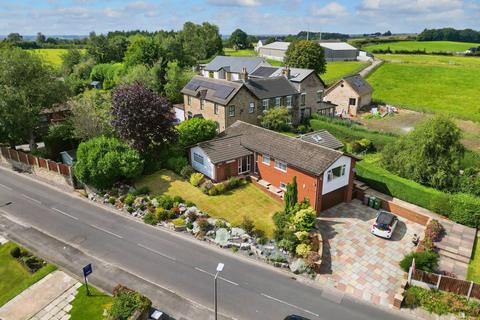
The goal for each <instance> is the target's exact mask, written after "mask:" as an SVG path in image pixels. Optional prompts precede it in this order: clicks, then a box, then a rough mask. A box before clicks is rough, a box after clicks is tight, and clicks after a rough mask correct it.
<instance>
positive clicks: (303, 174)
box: [189, 121, 356, 213]
mask: <svg viewBox="0 0 480 320" xmlns="http://www.w3.org/2000/svg"><path fill="white" fill-rule="evenodd" d="M329 143H330V142H329ZM189 156H190V163H191V165H192V167H193V168H194V169H195V170H197V171H199V172H201V173H203V174H204V175H205V176H207V177H209V178H210V179H212V180H213V181H217V182H218V181H223V180H225V179H228V178H229V177H231V176H237V175H246V176H251V177H252V180H253V181H255V182H256V184H257V185H258V186H259V187H260V188H265V189H266V191H268V192H271V193H273V194H274V195H276V196H278V197H280V198H283V194H284V191H285V189H286V186H287V184H288V183H290V182H292V180H293V177H296V179H297V185H298V199H299V201H301V200H303V199H304V198H308V199H309V200H310V203H311V206H312V207H313V208H314V209H315V210H316V211H317V213H319V212H321V211H322V210H326V209H328V208H330V207H332V206H334V205H337V204H339V203H341V202H349V201H350V200H351V199H352V192H353V180H354V168H355V161H356V159H355V158H354V157H352V156H350V155H347V154H345V153H343V152H341V151H338V150H335V149H333V148H330V147H327V146H326V145H324V144H322V143H321V141H318V142H317V143H312V142H309V141H307V140H304V139H300V138H295V137H289V136H286V135H284V134H281V133H277V132H275V131H271V130H267V129H264V128H261V127H258V126H255V125H252V124H248V123H245V122H242V121H237V122H235V123H234V124H233V125H231V126H230V127H228V128H227V129H226V130H225V131H224V132H223V133H221V134H220V135H219V137H217V138H215V139H213V140H209V141H205V142H201V143H199V144H197V145H195V146H193V147H192V148H190V152H189Z"/></svg>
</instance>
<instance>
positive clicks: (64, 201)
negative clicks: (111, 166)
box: [0, 168, 405, 320]
mask: <svg viewBox="0 0 480 320" xmlns="http://www.w3.org/2000/svg"><path fill="white" fill-rule="evenodd" d="M8 202H12V203H11V204H10V205H5V204H6V203H8ZM2 204H3V205H2ZM2 232H3V235H4V236H6V237H7V238H10V239H12V240H14V241H17V242H19V243H20V244H22V245H24V246H26V247H28V248H30V249H31V250H32V252H34V253H35V254H37V255H39V256H41V257H43V258H45V259H47V260H49V261H52V262H53V263H56V264H57V265H59V266H60V267H63V268H64V269H65V270H67V271H68V272H70V273H71V274H72V275H74V276H75V277H77V278H78V279H80V278H81V270H82V267H83V266H84V265H86V264H87V263H92V265H93V274H92V275H91V276H90V280H91V283H92V284H93V285H96V286H98V287H100V288H102V289H103V290H105V291H111V289H112V288H113V287H114V286H115V285H116V284H118V283H122V284H125V285H127V286H129V287H132V288H133V289H135V290H138V291H141V292H142V293H144V294H145V295H147V296H148V297H149V298H151V299H152V301H153V303H154V305H155V306H157V307H160V308H161V309H163V311H165V312H166V313H167V314H169V315H172V316H173V317H174V318H176V319H196V320H203V319H213V313H212V309H213V275H212V272H214V270H215V268H216V265H217V263H218V262H223V263H224V264H225V268H224V271H223V272H222V274H221V277H220V278H219V281H218V292H219V299H218V301H219V312H220V317H219V318H220V319H227V318H230V319H248V320H252V319H264V320H270V319H271V320H274V319H283V318H284V317H285V316H287V315H290V314H299V315H302V316H304V317H307V318H310V319H333V320H335V319H360V320H361V319H404V318H405V317H404V316H402V314H401V313H400V312H395V311H394V310H389V309H385V308H377V307H375V306H373V305H372V304H365V303H363V302H362V301H361V300H359V299H356V298H355V297H352V296H350V295H348V294H344V293H341V292H339V291H338V290H336V289H332V288H329V287H319V286H317V285H316V284H313V283H308V282H307V281H305V280H302V278H300V277H293V276H292V274H291V273H287V272H282V271H279V270H278V269H274V268H273V267H271V266H268V265H266V264H263V263H259V262H256V261H253V260H251V259H249V258H245V257H243V256H241V255H238V254H234V253H232V252H231V251H229V250H224V249H220V248H217V247H215V246H212V245H209V244H207V243H204V242H201V241H198V240H196V239H193V238H192V237H189V236H186V235H183V234H177V233H174V232H173V231H168V230H165V229H160V228H155V227H152V226H149V225H146V224H143V223H142V222H141V221H138V220H134V219H132V218H130V217H128V216H126V215H121V214H118V213H113V212H111V211H110V210H107V209H105V208H103V207H100V206H96V205H94V204H92V203H90V202H88V201H87V200H85V199H81V198H80V197H79V196H72V195H71V194H68V193H65V192H60V191H59V190H57V189H55V188H52V187H51V186H49V185H46V184H42V183H39V182H37V181H35V180H33V179H31V178H27V177H24V176H23V175H21V174H18V173H14V172H11V171H8V170H5V169H3V168H0V233H2Z"/></svg>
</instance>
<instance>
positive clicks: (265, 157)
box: [262, 154, 270, 166]
mask: <svg viewBox="0 0 480 320" xmlns="http://www.w3.org/2000/svg"><path fill="white" fill-rule="evenodd" d="M262 163H263V164H265V165H267V166H269V165H270V156H269V155H267V154H262Z"/></svg>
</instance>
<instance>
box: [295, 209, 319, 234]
mask: <svg viewBox="0 0 480 320" xmlns="http://www.w3.org/2000/svg"><path fill="white" fill-rule="evenodd" d="M291 219H292V220H291V223H292V225H293V226H294V228H295V230H296V231H307V232H308V231H311V230H313V229H314V228H315V221H316V219H317V214H316V213H315V210H313V209H312V208H308V209H302V210H300V211H298V212H297V213H295V215H294V216H292V218H291Z"/></svg>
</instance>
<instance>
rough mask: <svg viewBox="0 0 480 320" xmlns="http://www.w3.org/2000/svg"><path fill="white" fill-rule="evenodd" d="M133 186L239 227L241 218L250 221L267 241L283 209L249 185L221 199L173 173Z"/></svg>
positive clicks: (160, 173)
mask: <svg viewBox="0 0 480 320" xmlns="http://www.w3.org/2000/svg"><path fill="white" fill-rule="evenodd" d="M136 186H137V187H142V186H148V187H149V188H150V190H152V194H154V195H161V194H163V193H166V194H168V195H171V196H177V195H178V196H181V197H182V198H184V199H185V200H189V201H192V202H194V203H195V204H196V205H197V206H198V208H199V209H200V210H204V211H205V212H208V214H209V215H210V216H212V217H214V218H224V219H225V220H227V221H229V222H230V223H233V224H237V225H238V224H240V223H241V222H242V221H243V217H249V218H250V219H252V220H253V221H254V223H255V226H256V227H258V228H259V229H261V230H263V231H265V233H266V235H267V236H268V237H271V236H272V235H273V227H274V226H273V221H272V216H273V214H274V213H275V212H277V211H280V210H282V209H283V207H282V204H281V203H280V202H279V201H276V200H273V199H272V198H270V197H269V196H268V195H266V194H265V193H263V192H262V191H261V190H259V189H258V188H257V187H255V186H254V185H253V184H251V183H249V184H247V185H246V186H244V187H241V188H239V189H236V190H232V191H231V192H227V193H225V194H222V195H218V196H208V195H206V194H204V193H203V192H202V191H200V189H199V188H196V187H194V186H192V185H191V184H190V183H188V182H187V181H185V180H183V179H182V178H180V177H179V176H177V175H176V174H175V173H173V172H171V171H167V170H161V171H159V172H157V173H155V174H152V175H149V176H145V177H143V178H142V179H140V181H138V182H137V183H136Z"/></svg>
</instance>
